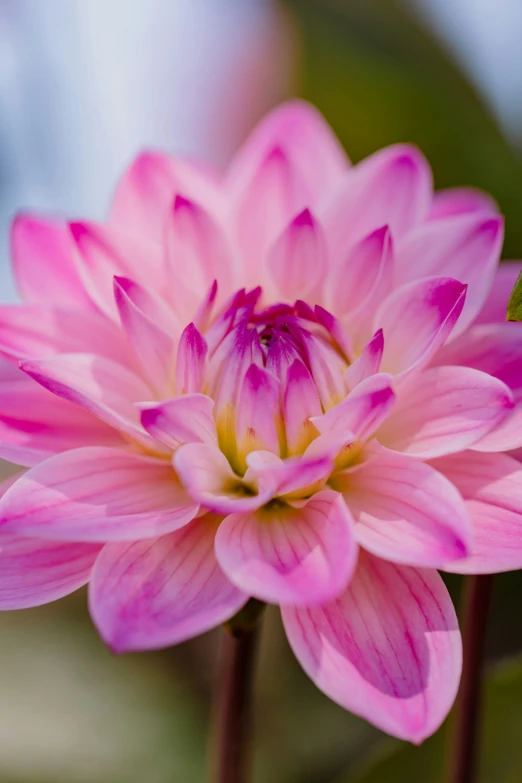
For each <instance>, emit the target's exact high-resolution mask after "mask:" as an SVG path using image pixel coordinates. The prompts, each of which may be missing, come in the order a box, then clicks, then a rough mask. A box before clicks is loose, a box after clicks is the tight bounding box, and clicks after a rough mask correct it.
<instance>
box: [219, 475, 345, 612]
mask: <svg viewBox="0 0 522 783" xmlns="http://www.w3.org/2000/svg"><path fill="white" fill-rule="evenodd" d="M216 556H217V559H218V561H219V564H220V565H221V567H222V569H223V570H224V572H225V573H226V574H227V575H228V577H229V578H230V580H231V581H232V582H233V583H234V584H235V585H237V587H239V588H240V589H241V590H244V591H245V592H247V593H248V594H249V595H253V596H255V597H256V598H259V599H260V600H262V601H270V602H272V603H287V604H299V605H301V604H304V605H311V604H316V603H322V602H323V601H327V600H330V599H331V598H333V597H335V596H337V595H339V593H341V592H342V591H343V590H344V588H345V586H346V585H347V583H348V581H349V579H350V576H351V575H352V572H353V570H354V567H355V562H356V558H357V545H356V543H355V539H354V536H353V520H352V518H351V515H350V513H349V511H348V509H347V508H346V506H345V504H344V501H343V499H342V496H341V495H338V494H337V493H335V492H332V491H331V490H325V491H323V492H319V493H317V494H316V495H314V496H313V497H312V498H311V499H310V500H309V501H308V502H307V503H306V505H305V506H303V507H302V508H299V509H295V508H291V507H290V506H283V505H280V506H277V507H275V508H273V509H260V510H259V511H257V512H254V513H246V514H245V513H236V514H231V515H230V516H228V517H227V518H226V519H225V520H224V521H223V522H222V523H221V525H220V527H219V529H218V532H217V535H216Z"/></svg>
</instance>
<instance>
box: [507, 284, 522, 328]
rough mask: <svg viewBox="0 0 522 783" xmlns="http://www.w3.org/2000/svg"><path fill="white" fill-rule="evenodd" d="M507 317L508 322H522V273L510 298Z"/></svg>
mask: <svg viewBox="0 0 522 783" xmlns="http://www.w3.org/2000/svg"><path fill="white" fill-rule="evenodd" d="M507 317H508V321H522V273H521V274H520V275H519V277H518V280H517V282H516V284H515V287H514V289H513V291H512V293H511V296H510V297H509V303H508V309H507Z"/></svg>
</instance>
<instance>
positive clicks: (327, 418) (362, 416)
mask: <svg viewBox="0 0 522 783" xmlns="http://www.w3.org/2000/svg"><path fill="white" fill-rule="evenodd" d="M391 381H392V378H391V376H390V375H386V374H384V373H382V374H379V375H371V376H370V377H369V378H366V380H364V381H361V383H360V384H359V385H358V386H356V387H355V389H354V390H353V391H351V392H350V394H349V395H348V397H346V399H345V400H343V402H340V403H339V404H338V405H336V406H335V408H332V409H331V410H329V411H328V412H327V413H324V414H323V415H322V416H314V418H313V419H312V423H313V424H314V425H315V427H316V428H317V429H318V430H319V432H321V433H327V432H332V431H333V432H350V433H353V435H354V436H355V439H356V440H367V439H368V438H369V437H371V435H373V433H374V432H375V430H376V429H377V428H378V427H379V425H380V424H381V423H382V422H383V421H384V420H385V418H386V417H387V416H388V414H389V412H390V411H391V409H392V408H393V405H394V403H395V393H394V391H393V389H392V386H391Z"/></svg>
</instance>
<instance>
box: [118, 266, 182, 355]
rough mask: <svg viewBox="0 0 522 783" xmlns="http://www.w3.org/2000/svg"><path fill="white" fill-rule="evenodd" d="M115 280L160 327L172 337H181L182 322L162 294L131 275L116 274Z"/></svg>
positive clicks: (133, 302)
mask: <svg viewBox="0 0 522 783" xmlns="http://www.w3.org/2000/svg"><path fill="white" fill-rule="evenodd" d="M114 281H115V282H116V283H117V284H118V286H119V287H120V288H121V289H122V290H123V292H124V293H125V294H126V295H127V297H128V298H129V299H130V301H131V302H132V304H133V305H134V306H135V307H137V308H138V309H139V310H141V311H142V313H144V315H146V316H147V317H148V318H149V319H150V320H151V321H154V323H155V324H156V325H157V326H158V327H159V328H160V329H162V330H163V331H164V332H167V334H170V335H171V336H172V339H176V340H178V339H179V337H180V335H181V332H182V324H181V322H180V321H179V320H178V319H177V318H176V315H175V313H174V312H173V310H172V308H171V307H170V306H169V305H168V304H167V303H166V302H165V300H164V299H163V298H162V296H161V295H160V294H157V293H154V291H152V290H151V289H150V288H146V287H144V286H142V285H140V284H139V283H137V282H136V281H135V280H132V279H131V278H130V277H121V276H116V277H115V278H114ZM161 293H163V292H161Z"/></svg>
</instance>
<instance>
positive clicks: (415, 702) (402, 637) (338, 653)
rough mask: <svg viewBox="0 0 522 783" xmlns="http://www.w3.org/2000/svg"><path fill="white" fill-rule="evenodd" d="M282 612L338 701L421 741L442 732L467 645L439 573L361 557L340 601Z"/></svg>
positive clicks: (310, 670) (317, 676) (311, 671)
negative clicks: (463, 642)
mask: <svg viewBox="0 0 522 783" xmlns="http://www.w3.org/2000/svg"><path fill="white" fill-rule="evenodd" d="M282 612H283V622H284V626H285V630H286V633H287V636H288V639H289V641H290V645H291V647H292V649H293V651H294V653H295V655H296V657H297V659H298V661H299V663H300V664H301V666H302V667H303V669H304V670H305V672H306V673H307V674H308V676H309V677H310V678H311V679H312V680H313V682H314V683H315V684H316V685H317V687H318V688H320V689H321V690H322V691H323V692H324V693H326V695H327V696H329V697H330V698H331V699H333V701H335V702H337V703H338V704H340V705H341V706H342V707H344V708H345V709H347V710H349V711H350V712H354V713H355V714H356V715H360V716H361V717H363V718H365V719H366V720H368V721H370V723H373V724H374V725H375V726H377V727H378V728H380V729H382V730H383V731H385V732H387V733H388V734H392V735H393V736H396V737H399V738H400V739H405V740H409V741H410V742H414V743H417V744H418V743H420V742H422V741H423V740H424V739H426V737H429V735H430V734H432V733H433V732H434V731H436V730H437V729H438V727H439V726H440V724H441V723H442V721H443V720H444V718H445V717H446V715H447V713H448V712H449V710H450V708H451V706H452V704H453V701H454V699H455V696H456V693H457V689H458V685H459V679H460V672H461V667H462V643H461V638H460V633H459V629H458V622H457V617H456V615H455V610H454V609H453V605H452V603H451V598H450V596H449V594H448V592H447V590H446V588H445V586H444V583H443V581H442V579H441V578H440V576H439V575H438V574H437V573H436V571H432V570H425V569H416V568H407V567H404V566H396V565H393V564H392V563H387V562H385V561H384V560H379V559H378V558H374V557H371V556H370V555H368V554H363V553H362V552H361V556H360V560H359V566H358V568H357V571H356V573H355V576H354V578H353V580H352V582H351V584H350V586H349V587H348V589H347V590H346V592H345V593H344V595H343V596H341V597H340V598H339V599H337V600H336V601H333V602H331V603H329V604H325V605H323V606H317V607H290V606H285V607H283V610H282Z"/></svg>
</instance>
